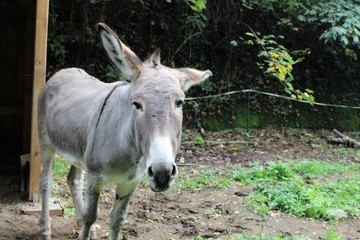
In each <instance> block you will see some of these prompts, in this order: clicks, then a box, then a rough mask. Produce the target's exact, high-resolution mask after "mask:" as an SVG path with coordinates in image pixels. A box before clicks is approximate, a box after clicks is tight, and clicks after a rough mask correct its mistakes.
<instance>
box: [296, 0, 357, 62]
mask: <svg viewBox="0 0 360 240" xmlns="http://www.w3.org/2000/svg"><path fill="white" fill-rule="evenodd" d="M359 15H360V4H359V2H358V1H356V0H355V1H354V0H337V1H330V0H322V1H317V2H315V3H312V4H311V6H310V7H309V8H308V9H306V11H305V12H304V14H302V15H299V16H298V19H299V20H301V21H304V22H308V23H315V22H318V23H321V24H322V25H323V26H325V28H326V30H325V31H324V32H323V33H322V34H321V36H320V39H321V40H324V42H325V44H327V43H335V44H339V45H340V46H342V47H343V49H344V53H345V54H346V55H347V56H349V57H351V58H353V59H354V60H356V59H357V54H356V52H355V51H354V50H353V49H352V48H353V47H355V48H357V49H359V48H360V40H359V39H360V18H359Z"/></svg>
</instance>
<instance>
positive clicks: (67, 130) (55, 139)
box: [38, 68, 126, 168]
mask: <svg viewBox="0 0 360 240" xmlns="http://www.w3.org/2000/svg"><path fill="white" fill-rule="evenodd" d="M119 84H121V83H119V82H117V83H110V84H109V83H103V82H101V81H99V80H97V79H96V78H94V77H92V76H90V75H88V74H87V73H86V72H85V71H83V70H82V69H79V68H68V69H63V70H60V71H59V72H57V73H56V74H55V75H54V76H53V77H52V78H50V79H49V81H48V82H47V84H46V86H45V88H44V90H43V91H42V93H41V94H40V97H39V103H38V104H39V108H38V126H39V137H40V139H41V140H42V141H40V142H41V143H42V142H44V143H45V144H47V146H46V147H50V148H51V147H55V148H56V150H57V151H59V152H60V153H63V154H66V155H73V157H76V160H77V161H76V162H74V161H75V160H74V161H71V162H72V163H73V164H75V165H79V164H81V165H80V166H78V167H82V168H85V165H84V164H83V163H80V162H81V161H78V160H82V159H83V157H84V153H85V151H86V148H87V145H88V143H89V140H90V139H89V134H91V133H92V129H94V127H95V125H96V124H97V121H98V119H99V117H100V116H99V114H100V112H101V108H102V107H103V105H104V102H105V100H106V98H107V96H108V95H109V94H110V92H111V91H112V90H113V89H114V87H116V86H118V85H119ZM124 85H126V84H124ZM46 138H48V139H46Z"/></svg>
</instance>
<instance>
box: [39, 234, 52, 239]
mask: <svg viewBox="0 0 360 240" xmlns="http://www.w3.org/2000/svg"><path fill="white" fill-rule="evenodd" d="M50 239H51V235H43V234H39V240H50Z"/></svg>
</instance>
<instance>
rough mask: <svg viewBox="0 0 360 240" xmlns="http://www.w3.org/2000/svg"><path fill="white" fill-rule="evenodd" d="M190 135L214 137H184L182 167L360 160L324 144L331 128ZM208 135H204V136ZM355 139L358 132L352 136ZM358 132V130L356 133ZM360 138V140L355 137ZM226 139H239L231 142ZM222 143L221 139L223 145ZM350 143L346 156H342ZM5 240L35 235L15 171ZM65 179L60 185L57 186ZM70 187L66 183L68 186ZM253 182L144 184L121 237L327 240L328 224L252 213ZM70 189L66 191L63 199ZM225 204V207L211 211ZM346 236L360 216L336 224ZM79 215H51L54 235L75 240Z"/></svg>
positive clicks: (8, 190)
mask: <svg viewBox="0 0 360 240" xmlns="http://www.w3.org/2000/svg"><path fill="white" fill-rule="evenodd" d="M185 134H186V136H187V137H188V141H194V136H195V135H202V136H203V138H204V139H206V140H209V143H207V144H206V145H205V146H200V145H199V144H194V143H184V144H183V146H182V148H181V151H180V153H179V155H178V157H177V161H178V163H179V171H181V172H185V173H187V172H190V171H192V170H193V169H209V168H211V169H215V170H216V169H222V170H224V169H226V168H230V167H231V166H232V165H241V166H243V167H248V166H250V165H251V164H252V163H254V162H259V163H260V164H266V163H267V162H269V161H284V160H301V159H316V160H322V161H349V162H359V161H360V159H359V157H358V156H357V155H356V154H355V153H356V150H355V149H351V148H346V147H344V146H341V145H331V144H328V143H327V140H328V138H329V136H332V135H333V134H332V133H331V132H330V131H304V130H291V129H278V130H253V131H252V132H251V133H250V134H245V133H244V131H243V130H231V131H226V132H222V133H211V132H206V133H205V132H202V133H201V132H199V133H194V132H190V131H187V132H185ZM205 136H206V137H205ZM355 137H356V136H355ZM357 137H359V136H357ZM358 139H359V138H358ZM227 141H235V142H232V143H229V142H227ZM220 142H222V144H219V143H220ZM344 149H346V154H342V152H344ZM0 181H1V183H2V184H1V185H2V186H1V188H0V239H4V240H5V239H36V232H37V230H38V216H28V215H24V214H22V213H21V210H20V209H21V208H22V207H23V206H24V205H26V204H29V203H27V202H24V201H21V200H20V194H19V192H20V180H19V177H18V176H11V177H9V176H2V177H1V178H0ZM63 185H64V184H63V183H60V185H59V186H60V187H62V186H63ZM65 188H66V190H64V192H65V191H67V187H66V186H65V185H64V189H65ZM252 188H253V186H239V185H236V184H232V185H230V186H229V187H228V188H221V189H210V188H202V189H199V190H186V189H185V190H178V189H176V188H173V189H171V190H169V191H167V192H165V193H153V192H151V191H150V190H149V189H148V188H146V187H145V184H144V183H142V184H140V186H139V187H138V189H137V190H136V193H135V194H134V196H133V198H132V201H131V205H130V208H129V214H128V217H127V219H126V222H125V224H124V227H123V230H122V232H121V239H127V240H134V239H148V240H158V239H159V240H160V239H169V240H170V239H173V240H177V239H186V238H189V237H195V236H198V235H201V236H203V237H212V238H221V237H226V236H229V235H231V234H234V233H247V234H258V233H263V234H275V233H281V234H284V235H288V236H305V237H306V238H307V239H323V238H324V237H325V235H326V231H327V229H328V228H329V226H330V225H329V223H327V222H325V221H319V220H314V219H307V218H296V217H293V216H289V215H285V214H281V213H278V212H271V213H270V214H269V215H268V216H266V217H265V218H263V217H261V216H259V215H257V214H255V213H254V212H253V211H252V210H251V209H250V208H249V207H248V206H246V205H245V204H244V203H243V199H244V196H246V194H247V193H248V192H249V191H251V190H252ZM113 189H114V187H113V186H111V185H110V186H107V187H106V189H105V190H104V193H103V194H102V195H101V199H100V213H101V214H100V218H99V219H98V221H97V222H96V224H98V225H99V227H100V229H99V230H98V234H97V235H98V239H106V236H107V232H108V215H109V213H110V211H111V207H112V200H113V198H114V194H113V193H114V190H113ZM67 194H68V193H64V197H66V196H67ZM214 209H220V210H221V212H220V213H219V212H218V211H214ZM333 227H334V230H335V232H336V233H338V234H339V235H341V236H342V237H343V239H360V219H359V216H349V217H348V218H346V219H343V220H340V221H339V222H338V223H337V224H335V225H333ZM74 229H75V219H74V218H73V217H72V218H70V219H68V220H65V219H64V218H63V217H56V216H54V217H52V230H53V235H52V237H53V239H72V238H76V234H74Z"/></svg>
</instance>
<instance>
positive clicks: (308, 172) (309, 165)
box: [288, 160, 360, 178]
mask: <svg viewBox="0 0 360 240" xmlns="http://www.w3.org/2000/svg"><path fill="white" fill-rule="evenodd" d="M288 165H289V167H291V169H292V171H294V172H295V173H299V174H302V175H303V176H306V177H310V178H314V177H317V176H322V175H333V174H341V173H345V172H351V171H359V170H360V165H359V164H346V165H345V164H344V163H341V162H327V163H324V162H319V161H315V160H304V161H299V162H289V163H288Z"/></svg>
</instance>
